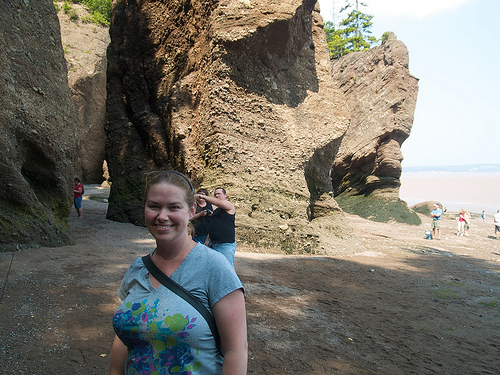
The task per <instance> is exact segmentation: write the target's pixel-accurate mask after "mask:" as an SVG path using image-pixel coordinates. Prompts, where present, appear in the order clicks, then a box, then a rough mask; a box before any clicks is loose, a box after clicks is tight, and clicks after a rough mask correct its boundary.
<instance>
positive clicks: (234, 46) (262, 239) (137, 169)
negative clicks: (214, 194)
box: [106, 0, 353, 252]
mask: <svg viewBox="0 0 500 375" xmlns="http://www.w3.org/2000/svg"><path fill="white" fill-rule="evenodd" d="M315 4H316V1H315V0H304V1H299V0H286V1H282V2H279V3H276V2H272V1H268V0H258V1H246V0H243V1H238V0H231V1H224V2H217V1H209V2H206V1H203V2H202V1H192V2H190V3H186V2H183V1H170V2H168V3H162V2H132V1H126V0H120V1H116V2H115V3H114V14H113V19H112V25H111V29H110V34H111V44H110V47H109V49H108V106H107V122H106V135H107V140H106V159H107V162H108V166H109V170H110V175H111V177H112V189H111V195H110V201H109V209H108V218H110V219H113V220H119V221H128V222H133V223H136V224H141V223H142V221H143V213H142V191H143V186H144V174H145V173H146V172H147V171H150V170H154V169H157V168H175V169H177V170H179V171H183V172H185V173H186V174H188V175H189V176H190V177H191V178H192V179H193V180H194V181H195V183H196V185H202V186H204V187H206V188H209V189H212V190H213V189H214V188H215V187H216V186H218V185H222V186H225V187H226V189H227V191H228V193H229V195H230V197H231V199H232V201H233V202H234V203H235V205H236V207H237V226H238V229H237V235H238V240H239V241H247V242H249V243H253V244H258V245H261V246H271V247H281V248H283V249H285V250H286V251H289V252H294V251H303V250H304V249H305V251H309V252H332V251H336V246H337V250H338V248H339V247H340V246H344V247H348V246H349V244H350V241H351V240H353V238H352V236H351V234H350V230H349V228H348V226H347V224H346V221H345V219H344V217H343V214H342V212H341V210H340V208H339V207H338V205H337V204H336V202H335V201H334V200H333V199H332V198H331V182H330V179H329V177H328V174H329V170H330V167H331V165H332V163H333V159H334V156H335V155H336V154H337V151H338V146H339V144H340V140H341V138H342V136H343V135H344V133H345V132H346V130H347V127H348V125H349V113H348V109H347V107H346V104H345V99H344V97H343V95H342V94H341V93H340V92H339V90H338V89H337V88H336V87H335V85H334V82H333V80H332V76H331V71H330V62H329V59H328V53H327V50H326V42H325V35H324V32H323V29H322V27H323V24H322V19H321V17H320V15H319V10H318V8H315ZM340 238H342V239H344V241H340V242H339V241H338V240H339V239H340Z"/></svg>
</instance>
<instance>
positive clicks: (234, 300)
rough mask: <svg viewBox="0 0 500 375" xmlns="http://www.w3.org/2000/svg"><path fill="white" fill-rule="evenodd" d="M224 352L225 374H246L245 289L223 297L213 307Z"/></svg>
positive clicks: (223, 369) (223, 372)
mask: <svg viewBox="0 0 500 375" xmlns="http://www.w3.org/2000/svg"><path fill="white" fill-rule="evenodd" d="M212 311H213V313H214V317H215V322H216V323H217V329H218V331H219V335H220V340H221V345H222V352H223V353H224V364H223V366H222V374H223V375H246V373H247V362H248V341H247V321H246V312H245V298H244V296H243V290H241V289H238V290H235V291H234V292H232V293H229V294H228V295H226V296H224V297H222V298H221V299H220V300H219V301H218V302H217V303H216V304H215V305H214V306H213V308H212Z"/></svg>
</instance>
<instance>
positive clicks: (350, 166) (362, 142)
mask: <svg viewBox="0 0 500 375" xmlns="http://www.w3.org/2000/svg"><path fill="white" fill-rule="evenodd" d="M332 72H333V77H334V79H335V81H336V84H337V86H338V87H339V88H340V89H341V90H342V91H343V93H344V94H345V97H346V100H347V105H348V107H349V112H350V113H351V116H352V121H351V124H350V126H349V129H348V130H347V132H346V134H345V136H344V138H343V139H342V143H341V145H340V149H339V152H338V154H337V155H336V156H335V162H334V163H333V166H332V181H333V187H334V193H335V195H336V196H337V195H339V194H341V193H344V192H348V193H350V194H365V195H368V194H371V193H373V192H375V193H376V194H378V195H385V196H388V197H391V198H399V186H400V181H399V177H400V176H401V161H402V160H403V155H402V154H401V150H400V146H401V144H402V143H403V142H404V141H405V140H406V139H407V138H408V136H409V135H410V131H411V127H412V125H413V115H414V113H415V106H416V103H417V93H418V79H417V78H415V77H413V76H412V75H411V74H410V71H409V57H408V50H407V49H406V46H405V45H404V44H403V42H401V41H399V40H397V39H396V36H395V35H394V34H393V33H386V34H385V38H384V39H383V42H382V45H381V46H379V47H375V48H372V49H371V50H368V51H365V52H357V53H351V54H348V55H346V56H344V57H342V58H341V59H338V60H333V65H332Z"/></svg>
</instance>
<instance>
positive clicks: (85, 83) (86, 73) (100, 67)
mask: <svg viewBox="0 0 500 375" xmlns="http://www.w3.org/2000/svg"><path fill="white" fill-rule="evenodd" d="M56 4H57V5H58V7H59V11H58V13H57V15H58V17H59V24H60V27H61V39H62V44H63V48H64V56H65V58H66V62H67V65H68V84H69V87H70V89H71V94H72V96H73V100H74V102H75V108H76V110H77V113H78V120H79V123H80V126H79V134H80V137H79V139H80V145H79V148H78V155H77V162H76V167H75V169H76V171H75V173H76V175H77V176H79V178H80V179H81V180H82V181H83V182H84V183H87V184H98V183H101V182H102V181H103V180H104V178H103V167H102V166H103V161H104V158H105V150H104V147H105V144H106V135H105V133H104V121H105V117H106V69H107V59H106V50H107V48H108V45H109V41H110V37H109V28H108V27H106V26H98V25H96V24H93V23H88V22H84V19H85V17H88V16H89V13H88V11H87V10H86V9H85V8H84V6H83V5H81V4H75V3H70V6H71V11H72V12H74V14H76V15H77V16H78V18H77V19H74V20H71V19H70V17H69V16H68V14H66V13H65V12H64V11H63V10H62V9H63V2H62V1H58V2H57V3H56Z"/></svg>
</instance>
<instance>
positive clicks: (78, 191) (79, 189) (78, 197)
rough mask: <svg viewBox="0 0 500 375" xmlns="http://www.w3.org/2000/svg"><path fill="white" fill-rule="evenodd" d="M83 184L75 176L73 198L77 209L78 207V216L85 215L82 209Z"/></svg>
mask: <svg viewBox="0 0 500 375" xmlns="http://www.w3.org/2000/svg"><path fill="white" fill-rule="evenodd" d="M83 191H84V189H83V185H82V184H81V182H80V180H79V179H78V178H77V177H75V185H74V186H73V200H74V204H75V209H76V214H77V215H78V217H82V216H83V210H82V199H83Z"/></svg>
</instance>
